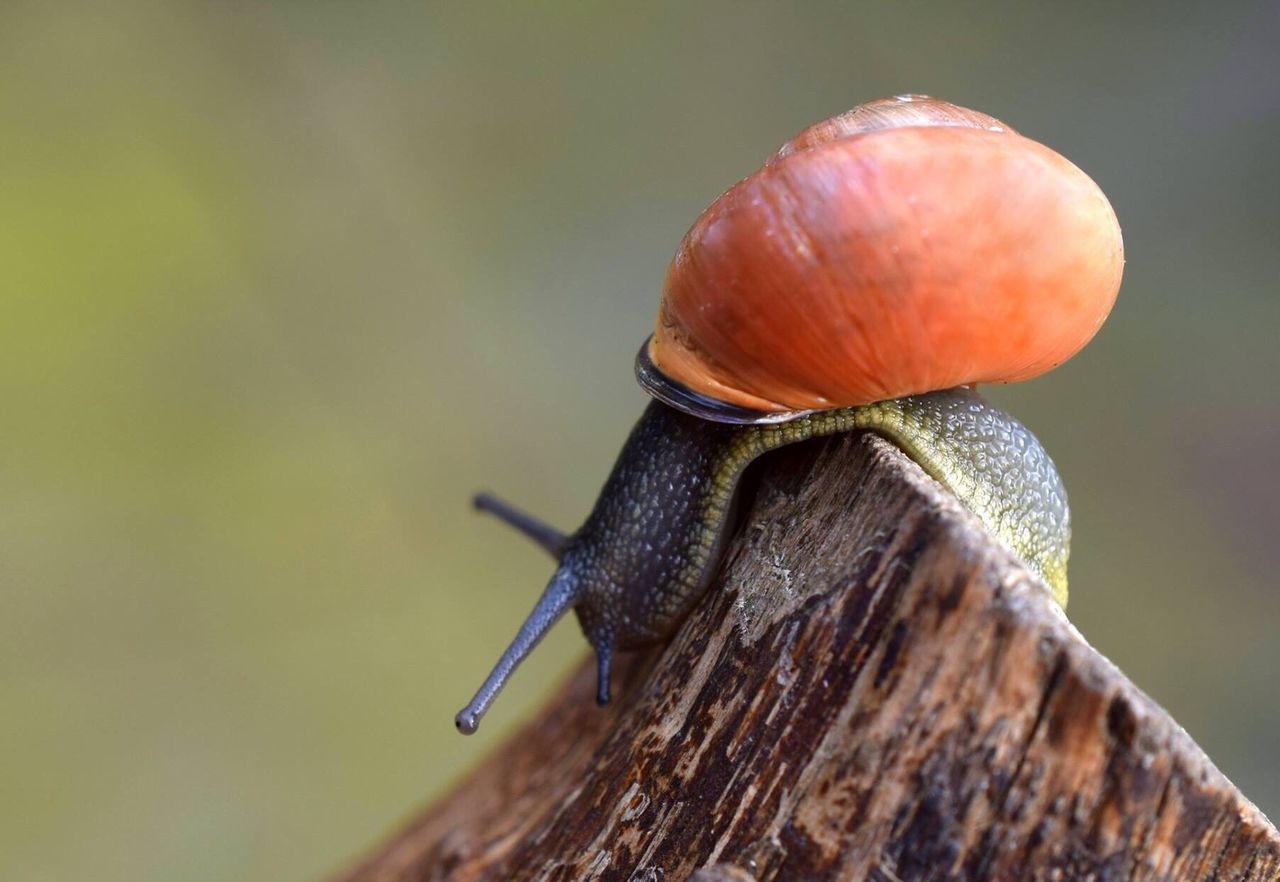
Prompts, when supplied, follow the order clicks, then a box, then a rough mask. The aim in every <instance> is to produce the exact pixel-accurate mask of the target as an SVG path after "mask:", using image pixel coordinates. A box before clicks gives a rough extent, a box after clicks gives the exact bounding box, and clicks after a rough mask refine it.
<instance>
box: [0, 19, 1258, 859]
mask: <svg viewBox="0 0 1280 882" xmlns="http://www.w3.org/2000/svg"><path fill="white" fill-rule="evenodd" d="M0 10H2V11H0V308H2V309H3V320H2V321H0V876H2V877H3V878H5V879H13V880H30V882H39V880H54V879H68V878H93V879H96V880H99V882H114V880H137V879H151V878H154V879H175V878H180V879H185V880H194V882H202V880H214V879H228V878H233V879H296V880H305V879H310V878H314V877H316V876H317V875H319V874H322V873H324V872H326V871H329V870H332V869H334V868H335V867H336V866H338V865H339V864H340V863H342V862H343V861H345V860H346V859H348V858H349V857H350V856H351V855H352V854H353V853H355V852H357V851H359V850H360V849H362V848H363V847H365V846H367V845H368V844H370V843H371V842H372V841H373V840H375V839H376V838H378V837H379V836H381V835H383V834H385V833H386V832H387V831H388V830H389V829H390V828H391V827H392V826H393V825H394V824H395V823H396V822H397V821H399V820H401V819H403V818H404V817H405V816H407V814H408V813H409V812H410V811H411V810H412V809H413V808H414V807H415V806H417V805H419V804H420V803H422V802H423V801H424V799H425V798H427V797H429V796H430V795H431V794H433V793H436V792H438V791H439V790H440V789H441V788H442V787H444V786H446V785H447V784H448V782H449V781H450V780H451V779H454V778H456V777H457V776H458V774H459V772H460V771H461V770H463V769H465V768H466V767H467V766H468V765H469V764H471V763H473V762H475V761H476V759H477V758H478V757H479V756H480V755H481V754H482V753H483V752H484V751H485V749H486V747H487V746H489V745H491V744H492V743H493V741H494V739H496V738H498V737H500V736H501V735H502V734H503V732H504V730H507V729H509V728H510V726H511V725H512V724H513V722H514V721H516V720H517V719H518V718H520V717H521V715H523V714H525V713H527V712H528V711H529V710H530V708H531V707H532V706H533V705H534V703H536V702H537V701H538V700H539V699H540V698H541V697H542V696H543V695H545V694H546V693H547V692H548V690H549V689H551V688H552V686H553V684H554V683H555V682H556V680H557V678H558V676H559V675H560V673H561V672H562V671H563V670H564V669H565V668H566V667H567V666H568V665H570V664H571V663H572V662H573V660H575V659H576V658H578V657H579V656H580V655H581V654H582V653H583V652H584V646H583V644H582V642H581V639H580V638H579V636H578V635H577V633H576V628H575V627H574V625H573V624H570V623H566V624H564V625H562V626H561V627H560V628H559V629H558V630H557V631H556V632H555V634H554V635H553V637H552V638H551V639H550V640H549V641H548V643H547V644H546V645H545V647H544V648H543V649H541V650H540V651H539V652H538V653H537V654H536V655H535V657H534V658H533V659H532V660H531V661H530V662H529V664H528V666H527V668H526V669H525V670H523V671H522V673H521V674H520V676H519V677H518V678H517V680H516V682H515V684H514V687H513V688H512V689H511V691H510V692H509V693H508V694H507V695H506V696H505V697H504V699H503V701H502V702H501V703H500V705H499V706H498V707H497V709H496V710H495V711H494V712H493V714H492V715H491V717H490V719H489V720H488V721H487V724H486V727H485V730H484V731H483V732H482V734H481V735H480V736H478V737H476V738H474V739H463V738H460V737H458V736H457V734H456V733H455V732H454V731H453V727H452V723H451V719H452V714H453V712H454V711H455V710H456V709H457V707H458V706H459V705H460V704H461V703H462V702H463V701H464V700H465V699H466V698H467V697H469V695H470V692H471V689H472V688H473V687H474V686H475V685H476V684H477V682H478V680H479V678H480V677H481V676H482V674H483V673H484V672H485V671H486V670H487V668H488V665H489V663H490V662H491V661H492V659H493V658H494V657H495V655H496V654H497V653H498V651H499V650H500V649H501V648H502V646H503V645H504V644H505V643H506V641H507V639H508V637H509V636H510V635H511V634H512V633H513V631H514V629H515V627H516V625H517V623H518V621H519V620H520V618H521V617H522V616H523V615H524V613H525V611H526V609H527V608H528V606H529V605H530V603H531V602H532V600H533V598H534V596H535V595H536V593H537V592H538V591H539V590H540V589H541V587H542V585H543V583H544V581H545V578H546V576H547V575H548V573H549V571H550V564H549V562H548V561H547V560H545V559H544V558H543V556H542V555H541V554H540V553H539V552H538V551H537V550H536V549H534V548H532V547H531V546H529V545H528V544H527V543H525V542H524V541H523V540H521V539H520V538H519V537H517V536H516V535H514V534H512V533H510V532H508V531H506V530H505V529H503V528H501V527H500V526H498V525H497V524H495V523H492V522H489V521H486V520H483V519H481V518H479V517H476V516H474V515H473V514H472V513H471V512H470V510H469V508H468V497H469V494H470V493H471V492H472V491H474V490H476V489H478V488H492V489H494V490H497V491H500V492H501V493H503V494H505V495H507V496H509V497H510V498H511V499H513V500H516V501H518V502H520V503H521V504H523V505H526V506H527V507H528V508H530V509H531V510H534V511H537V512H539V513H541V514H543V515H545V516H546V517H547V518H549V519H550V520H552V521H553V522H555V523H558V524H561V525H563V526H565V527H572V526H575V525H576V524H577V523H578V522H579V520H580V519H581V518H582V517H583V515H584V514H585V513H586V511H587V510H588V508H589V506H590V504H591V502H592V500H593V498H594V495H595V492H596V490H597V489H598V487H599V485H600V483H601V482H602V481H603V479H604V476H605V474H606V471H607V470H608V468H609V466H610V464H611V463H612V460H613V457H614V456H615V454H616V452H617V450H618V448H619V446H620V445H621V442H622V439H623V437H624V436H625V434H626V432H627V430H628V428H629V426H630V424H631V422H632V421H633V420H634V419H635V417H636V416H637V414H638V413H639V411H640V409H641V407H642V406H643V404H644V398H643V397H642V395H641V393H640V392H639V391H638V389H637V388H636V387H635V385H634V383H633V381H632V378H631V358H632V354H633V352H634V351H635V349H636V347H637V346H638V344H639V342H640V340H641V339H642V338H643V336H644V335H645V333H646V332H647V329H648V327H649V325H650V323H651V321H652V318H653V315H654V312H655V306H656V298H657V291H658V287H659V284H660V281H661V278H662V274H663V271H664V269H665V266H666V262H667V260H668V259H669V257H670V255H671V253H672V251H673V249H674V247H675V245H676V243H677V241H678V240H679V238H680V236H681V234H682V233H683V232H684V230H685V228H686V227H687V226H688V225H689V223H690V222H691V221H692V220H693V218H694V217H695V216H696V215H697V213H698V212H699V211H700V210H701V209H702V208H703V207H704V206H705V205H706V204H707V203H708V202H709V201H710V200H711V199H712V198H713V197H714V196H716V195H717V194H718V193H719V192H720V191H721V190H722V189H724V188H725V187H727V186H728V185H729V184H731V183H732V182H734V181H735V180H737V179H738V178H739V177H741V176H742V175H744V174H746V173H748V172H749V171H751V170H752V169H753V168H754V167H755V166H756V165H757V164H758V163H759V161H760V160H761V159H762V158H763V157H764V156H765V155H767V153H768V152H769V151H770V150H771V149H772V148H774V147H775V146H776V145H777V144H778V143H780V142H781V141H782V140H783V139H785V138H786V137H787V136H789V135H790V134H792V133H793V132H795V131H796V130H798V129H800V128H801V127H803V126H805V125H806V124H808V123H810V122H812V121H814V120H816V119H819V118H821V117H823V116H826V115H829V114H832V113H834V112H837V111H840V110H843V109H846V108H848V107H850V106H852V105H853V104H855V103H857V102H859V101H861V100H865V99H869V98H873V97H878V96H881V95H886V94H893V93H899V92H905V91H916V92H927V93H932V94H936V95H940V96H943V97H946V98H949V99H952V100H954V101H957V102H960V103H963V104H968V105H971V106H974V107H977V108H980V109H982V110H985V111H988V112H990V113H992V114H994V115H996V116H999V117H1001V118H1003V119H1005V120H1006V121H1008V122H1009V123H1011V124H1012V125H1014V126H1016V127H1017V128H1018V129H1020V130H1021V131H1023V132H1025V133H1027V134H1029V135H1031V136H1032V137H1035V138H1037V139H1039V140H1042V141H1045V142H1047V143H1048V144H1050V145H1053V146H1054V147H1055V148H1057V149H1058V150H1059V151H1061V152H1063V153H1064V154H1066V155H1067V156H1069V157H1070V158H1072V159H1073V160H1074V161H1075V162H1077V163H1078V164H1079V165H1080V166H1082V167H1083V168H1084V169H1085V170H1086V171H1088V172H1089V173H1090V174H1091V175H1092V176H1093V177H1094V178H1095V179H1096V180H1098V181H1099V183H1100V184H1101V185H1102V187H1103V188H1104V189H1105V190H1106V191H1107V193H1108V194H1109V195H1110V197H1111V199H1112V201H1113V203H1114V205H1115V207H1116V210H1117V212H1118V214H1119V217H1120V219H1121V223H1122V225H1123V227H1124V232H1125V238H1126V244H1127V251H1128V266H1127V273H1126V280H1125V285H1124V289H1123V292H1122V294H1121V297H1120V300H1119V304H1118V306H1117V308H1116V311H1115V313H1114V315H1113V317H1112V319H1111V321H1110V323H1109V324H1108V325H1107V326H1106V327H1105V328H1104V329H1103V331H1102V333H1101V334H1100V335H1099V336H1098V338H1097V339H1096V340H1095V342H1094V343H1093V344H1092V345H1091V346H1090V347H1089V348H1088V349H1087V350H1086V351H1085V352H1084V353H1083V354H1082V355H1081V356H1080V357H1078V358H1077V359H1075V360H1074V361H1073V362H1071V363H1070V364H1069V365H1067V366H1065V367H1063V368H1062V369H1061V370H1059V371H1057V372H1056V373H1054V374H1052V375H1051V376H1048V377H1045V378H1042V379H1040V380H1037V381H1035V382H1032V383H1029V384H1026V385H1025V386H1022V387H1017V388H1008V389H998V390H993V391H992V393H991V394H992V397H993V398H995V399H996V400H998V401H1000V402H1001V403H1003V404H1005V405H1007V406H1008V407H1009V408H1011V409H1012V410H1013V411H1014V412H1015V413H1017V414H1018V415H1019V416H1020V417H1022V418H1023V419H1024V421H1025V422H1027V423H1028V424H1029V425H1031V426H1032V427H1033V428H1034V429H1035V430H1036V432H1037V433H1038V434H1039V436H1040V438H1041V439H1042V440H1043V441H1044V443H1045V445H1046V446H1047V447H1048V449H1049V450H1050V451H1052V453H1053V455H1054V457H1055V458H1056V459H1057V461H1058V463H1059V466H1060V468H1061V470H1062V472H1063V474H1064V475H1065V478H1066V481H1067V484H1068V486H1069V487H1070V489H1071V493H1072V503H1073V507H1074V513H1075V519H1076V520H1075V523H1076V541H1075V552H1074V557H1073V574H1072V580H1073V581H1072V588H1073V591H1072V618H1073V620H1074V621H1075V622H1076V624H1077V625H1078V626H1079V628H1080V630H1081V631H1082V632H1083V633H1084V634H1085V635H1086V636H1087V637H1088V638H1089V639H1090V640H1091V641H1092V642H1093V643H1094V644H1095V645H1096V646H1098V647H1099V648H1100V649H1101V650H1102V651H1103V652H1104V653H1106V654H1107V655H1108V656H1110V657H1111V658H1112V659H1114V660H1115V661H1116V663H1117V664H1119V665H1120V666H1121V667H1122V668H1123V669H1124V670H1125V671H1127V672H1128V673H1129V675H1131V676H1132V678H1133V679H1134V680H1135V681H1136V682H1137V683H1138V684H1140V685H1141V686H1142V687H1143V688H1145V689H1146V690H1147V691H1148V692H1150V693H1151V694H1152V695H1153V696H1154V697H1155V698H1156V699H1158V700H1159V701H1161V702H1162V703H1163V704H1164V705H1165V706H1166V707H1168V708H1169V709H1170V710H1171V711H1172V712H1173V714H1174V715H1175V716H1176V717H1177V718H1178V719H1179V720H1180V721H1181V722H1182V723H1183V724H1184V725H1185V726H1186V728H1187V729H1188V730H1189V731H1190V732H1191V734H1192V735H1193V736H1195V737H1196V738H1197V739H1198V740H1199V741H1200V743H1201V744H1202V745H1204V747H1205V748H1206V750H1207V751H1208V752H1209V753H1210V755H1211V756H1213V757H1214V759H1215V760H1216V761H1217V763H1218V764H1219V765H1220V766H1221V767H1222V768H1223V769H1224V771H1226V772H1227V774H1229V775H1230V776H1231V777H1232V778H1233V779H1234V780H1236V781H1237V782H1239V784H1240V785H1241V786H1242V787H1243V788H1244V790H1245V791H1246V792H1247V793H1248V794H1249V795H1250V796H1251V797H1252V798H1253V799H1254V800H1255V801H1256V802H1257V803H1258V804H1259V806H1260V807H1261V808H1262V809H1263V810H1264V811H1267V812H1269V813H1270V814H1271V815H1272V816H1273V817H1275V816H1277V815H1280V762H1278V761H1277V759H1276V752H1277V748H1278V747H1280V641H1278V640H1277V639H1276V637H1277V630H1276V623H1277V621H1280V588H1278V585H1277V576H1276V570H1277V565H1278V564H1280V541H1277V527H1280V478H1278V477H1277V475H1278V474H1280V391H1278V390H1277V382H1276V381H1277V378H1278V377H1280V346H1277V337H1278V335H1280V299H1278V298H1277V293H1278V288H1277V282H1280V179H1278V176H1277V170H1276V155H1277V154H1276V145H1277V144H1278V143H1280V63H1278V62H1277V60H1276V54H1275V46H1276V45H1277V43H1280V5H1277V4H1275V3H1274V2H1258V3H1255V4H1231V3H1217V4H1186V5H1176V4H1164V5H1160V6H1158V7H1141V6H1139V5H1129V4H1111V3H1107V4H1104V3H1098V4H1053V5H1049V4H1021V3H1010V4H1008V5H986V6H982V5H979V6H971V5H968V4H964V5H962V6H960V5H957V6H951V5H943V4H936V5H927V6H926V5H920V4H892V5H885V6H882V7H881V6H873V7H866V6H863V5H861V4H848V3H839V4H837V3H811V4H806V5H804V6H803V7H801V6H799V5H790V4H762V3H742V2H722V3H708V4H696V5H695V4H687V3H675V2H673V3H645V4H629V5H626V6H624V5H621V4H610V5H605V4H586V3H567V2H564V3H552V2H543V3H535V4H525V5H523V6H522V7H520V8H505V9H500V10H498V9H489V10H486V9H483V8H480V7H478V6H477V5H473V4H464V3H458V4H454V5H441V4H436V3H403V4H396V3H376V4H351V3H274V4H260V3H203V2H163V3H162V2H156V3H116V4H86V5H84V6H77V5H75V4H72V3H54V4H45V3H25V2H15V0H9V2H6V3H5V4H4V5H3V7H0Z"/></svg>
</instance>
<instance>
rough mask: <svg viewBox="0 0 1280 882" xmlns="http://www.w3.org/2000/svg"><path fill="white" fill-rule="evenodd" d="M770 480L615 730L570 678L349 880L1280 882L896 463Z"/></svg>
mask: <svg viewBox="0 0 1280 882" xmlns="http://www.w3.org/2000/svg"><path fill="white" fill-rule="evenodd" d="M758 468H759V474H758V477H759V487H758V490H757V492H756V493H755V495H754V501H753V502H752V504H751V507H750V509H749V510H748V511H747V513H746V517H745V522H744V523H743V525H742V527H741V528H740V529H739V530H737V532H736V533H735V534H734V539H733V541H732V544H731V546H730V547H729V549H728V553H727V555H726V557H725V564H724V566H723V568H722V569H721V571H720V573H719V574H718V575H717V577H716V581H715V583H714V584H713V586H712V589H711V590H710V591H709V592H708V593H707V594H706V596H705V597H704V598H703V599H702V601H701V602H700V603H699V604H698V606H697V607H696V609H695V610H694V612H693V614H692V615H691V616H690V618H689V619H688V620H687V621H686V622H685V623H684V625H683V626H682V627H681V628H680V630H679V632H678V633H677V635H676V637H675V639H674V640H673V641H672V642H671V643H670V644H669V645H666V646H663V647H658V648H655V649H653V650H649V651H646V652H644V653H641V654H635V655H630V656H623V657H622V658H621V659H620V664H619V668H618V671H617V692H616V694H615V697H614V701H613V704H612V705H611V706H609V707H607V708H603V709H602V708H598V707H596V706H595V704H594V703H593V702H592V701H591V698H592V696H593V694H594V691H595V667H594V664H592V663H588V662H584V663H583V665H581V666H580V667H579V668H578V670H577V671H576V672H574V673H573V674H572V675H571V676H570V677H569V679H568V681H567V683H566V684H565V686H564V687H563V688H562V689H561V690H560V692H559V694H558V695H556V696H555V697H554V698H553V699H552V700H551V701H550V703H549V704H548V705H547V706H546V707H545V708H543V709H542V711H541V712H539V713H538V714H537V715H536V716H535V718H534V719H533V720H531V721H530V722H529V723H528V724H527V725H525V726H524V727H523V729H521V730H520V731H518V732H515V733H513V735H512V736H511V737H510V739H509V740H508V741H506V742H505V744H504V745H503V746H501V747H500V748H499V749H498V750H496V751H495V752H494V753H493V754H492V755H490V756H489V757H488V758H487V760H486V761H485V762H484V763H483V764H482V765H481V766H480V767H479V768H477V769H475V770H474V771H472V772H471V773H470V774H469V775H468V776H467V777H466V778H465V779H464V780H462V781H460V782H459V783H458V785H457V786H456V787H455V789H454V790H453V791H452V792H451V793H449V794H447V795H446V796H444V797H443V798H441V799H440V800H439V801H437V802H436V803H435V804H434V805H433V806H431V807H429V808H428V809H427V810H426V811H425V812H423V813H422V814H421V815H420V816H419V817H418V818H416V819H414V820H412V821H411V822H410V823H409V824H408V825H407V826H405V827H404V828H403V829H402V830H400V831H399V832H397V833H395V834H394V835H393V836H392V837H391V838H390V839H389V840H388V841H387V842H386V843H385V844H383V845H381V846H380V847H378V848H377V849H375V850H373V851H372V852H371V853H369V854H368V855H367V856H365V857H364V858H362V859H361V860H359V861H358V862H357V863H356V864H355V865H354V867H353V868H352V869H350V870H349V871H348V872H346V873H345V874H343V875H341V876H340V877H338V878H340V879H342V880H346V882H374V880H379V882H391V880H410V879H412V880H445V879H448V880H453V882H468V880H481V879H494V880H499V879H501V880H517V879H530V880H532V879H539V880H542V879H546V880H589V879H600V880H620V882H627V880H663V882H676V880H686V879H690V878H697V879H699V880H736V882H742V880H756V882H766V880H775V879H777V880H792V879H796V880H799V879H803V880H810V882H820V880H836V879H839V880H863V879H869V880H883V882H912V880H924V879H957V880H970V879H971V880H1003V879H1017V880H1039V879H1044V880H1050V879H1054V880H1071V879H1094V880H1147V879H1164V880H1202V879H1233V880H1264V879H1267V880H1274V879H1278V878H1280V834H1278V833H1277V831H1276V829H1275V827H1273V826H1272V825H1271V823H1270V822H1269V821H1268V820H1267V819H1266V818H1265V817H1264V816H1263V815H1262V814H1261V812H1259V811H1258V810H1257V809H1256V808H1255V807H1254V806H1253V805H1252V804H1251V803H1250V802H1249V801H1248V800H1247V799H1246V798H1245V797H1244V796H1242V795H1241V793H1240V792H1239V791H1238V790H1237V789H1236V788H1235V787H1234V786H1233V785H1232V784H1231V783H1230V782H1229V781H1227V779H1226V778H1225V777H1224V776H1223V775H1222V774H1221V773H1220V772H1219V771H1218V770H1217V769H1216V768H1215V767H1214V766H1213V764H1212V763H1211V762H1210V761H1209V759H1208V758H1207V757H1206V756H1205V755H1204V753H1203V752H1202V751H1201V750H1200V748H1199V747H1198V746H1197V745H1196V744H1195V743H1194V742H1193V741H1192V740H1191V739H1190V737H1189V736H1188V735H1187V734H1186V733H1185V732H1184V731H1183V730H1182V729H1181V728H1179V727H1178V725H1177V724H1176V723H1175V722H1174V721H1173V720H1172V719H1170V718H1169V716H1168V714H1166V713H1165V712H1164V711H1163V710H1162V709H1161V708H1160V707H1158V706H1157V705H1156V704H1154V703H1153V702H1152V701H1151V699H1149V698H1148V697H1146V696H1145V695H1143V694H1142V692H1140V691H1139V690H1138V689H1137V688H1136V687H1135V686H1134V685H1133V684H1132V683H1130V682H1129V681H1128V680H1127V679H1125V677H1124V675H1123V674H1122V673H1121V672H1120V671H1118V670H1117V669H1116V668H1115V667H1114V666H1113V665H1111V664H1110V663H1109V662H1108V661H1107V660H1106V659H1104V658H1103V657H1102V656H1100V655H1099V654H1098V653H1097V652H1096V651H1094V650H1093V649H1092V648H1091V647H1090V646H1089V645H1088V644H1087V643H1086V642H1085V641H1084V639H1083V638H1082V637H1081V635H1080V634H1079V633H1078V632H1077V631H1076V630H1075V629H1074V628H1073V627H1072V626H1071V625H1070V624H1069V623H1068V622H1067V620H1066V618H1065V617H1064V616H1063V615H1062V613H1061V612H1060V610H1059V609H1058V607H1057V606H1056V605H1055V604H1054V603H1053V601H1052V599H1051V598H1050V595H1049V592H1048V590H1047V589H1046V588H1045V587H1044V586H1043V584H1042V583H1040V582H1039V581H1038V580H1037V579H1036V578H1035V577H1034V576H1032V575H1031V573H1030V572H1029V571H1028V570H1026V569H1025V568H1024V566H1023V565H1022V564H1021V563H1019V562H1018V561H1017V560H1016V559H1015V558H1014V557H1013V556H1012V555H1011V554H1010V553H1009V552H1007V551H1006V550H1005V549H1004V548H1003V547H1002V546H1000V545H999V544H997V543H996V542H995V541H994V540H993V539H991V538H990V537H989V535H988V534H987V533H985V532H984V531H983V530H982V529H981V528H980V527H979V526H978V524H977V521H976V520H975V519H974V517H973V516H972V515H970V514H969V513H968V512H966V511H965V510H964V509H963V508H961V506H960V505H959V503H957V502H956V501H955V499H954V498H953V497H951V496H950V495H949V494H947V493H945V492H944V491H942V490H941V489H940V488H939V487H938V485H936V484H935V483H933V481H932V480H931V479H929V478H928V477H926V476H925V474H924V473H923V472H922V471H921V470H920V468H919V467H918V466H916V465H915V464H914V463H913V462H912V461H910V460H909V459H908V458H907V457H906V456H904V455H903V454H902V453H900V452H899V451H898V450H897V449H896V448H894V447H893V446H891V445H890V444H888V443H886V442H884V441H882V440H879V439H878V438H875V437H873V436H870V435H865V434H857V435H851V436H841V437H837V438H833V439H829V440H825V441H811V442H806V443H804V444H800V445H796V446H794V447H789V448H786V449H783V450H781V451H779V452H776V453H774V454H772V455H770V456H769V457H768V458H767V459H766V460H764V461H762V462H761V463H760V464H759V466H758ZM1076 587H1077V590H1078V592H1079V593H1081V594H1084V593H1087V592H1090V591H1100V590H1118V588H1119V587H1120V586H1102V585H1083V584H1082V585H1078V586H1076ZM1191 663H1192V661H1191V660H1190V659H1188V664H1191Z"/></svg>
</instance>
